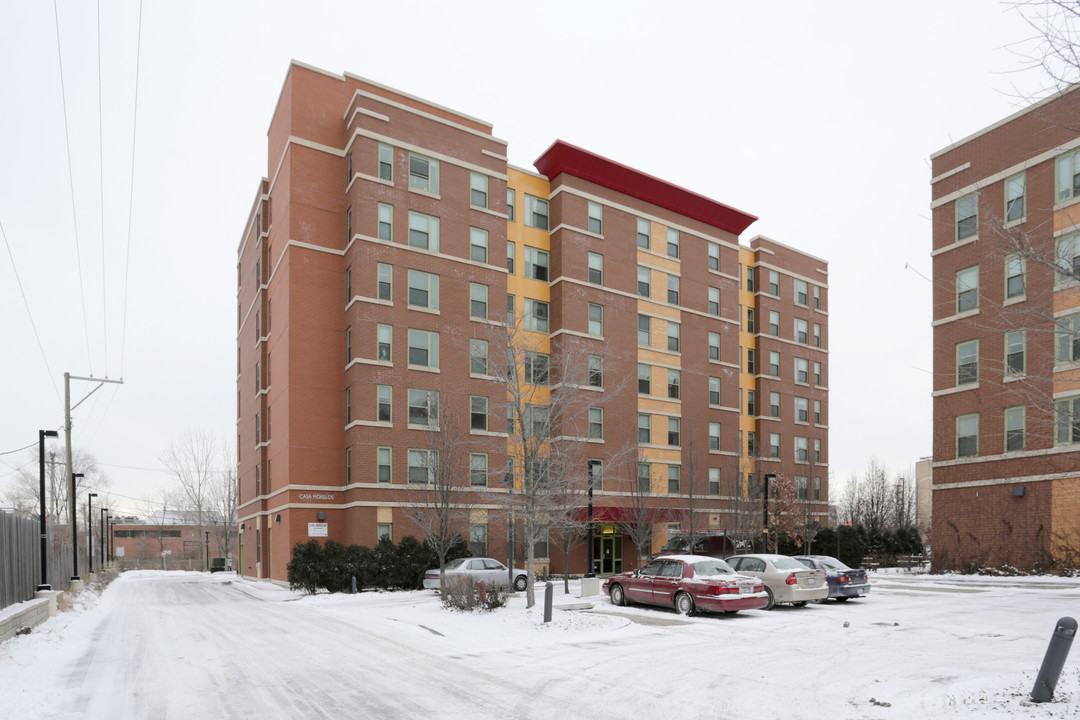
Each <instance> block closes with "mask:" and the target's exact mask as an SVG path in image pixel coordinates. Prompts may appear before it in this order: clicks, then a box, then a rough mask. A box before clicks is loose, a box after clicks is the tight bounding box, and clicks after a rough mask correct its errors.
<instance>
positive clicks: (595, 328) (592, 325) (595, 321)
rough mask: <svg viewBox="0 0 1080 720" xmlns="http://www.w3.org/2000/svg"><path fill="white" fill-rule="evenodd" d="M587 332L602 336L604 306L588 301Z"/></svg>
mask: <svg viewBox="0 0 1080 720" xmlns="http://www.w3.org/2000/svg"><path fill="white" fill-rule="evenodd" d="M589 334H590V335H595V336H597V337H603V336H604V306H603V305H597V304H596V303H589Z"/></svg>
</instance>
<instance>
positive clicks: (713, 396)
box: [709, 377, 720, 405]
mask: <svg viewBox="0 0 1080 720" xmlns="http://www.w3.org/2000/svg"><path fill="white" fill-rule="evenodd" d="M709 404H710V405H719V404H720V378H718V377H711V378H709Z"/></svg>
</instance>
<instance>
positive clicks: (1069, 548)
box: [1050, 478, 1080, 562]
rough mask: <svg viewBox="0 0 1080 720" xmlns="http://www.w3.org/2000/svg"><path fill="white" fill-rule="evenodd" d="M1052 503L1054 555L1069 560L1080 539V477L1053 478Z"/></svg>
mask: <svg viewBox="0 0 1080 720" xmlns="http://www.w3.org/2000/svg"><path fill="white" fill-rule="evenodd" d="M1052 483H1053V484H1052V486H1051V493H1053V500H1052V501H1051V503H1050V508H1051V510H1050V518H1051V519H1050V522H1051V527H1052V531H1051V533H1050V537H1051V538H1052V543H1053V550H1052V552H1053V555H1054V558H1055V559H1056V560H1058V561H1064V562H1069V560H1070V558H1069V557H1068V556H1069V555H1074V554H1075V551H1076V548H1077V547H1078V541H1080V530H1078V529H1077V527H1076V516H1077V513H1080V479H1078V478H1064V479H1061V480H1053V481H1052Z"/></svg>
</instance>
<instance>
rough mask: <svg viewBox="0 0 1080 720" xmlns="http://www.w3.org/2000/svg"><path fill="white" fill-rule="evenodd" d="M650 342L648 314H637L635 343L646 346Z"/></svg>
mask: <svg viewBox="0 0 1080 720" xmlns="http://www.w3.org/2000/svg"><path fill="white" fill-rule="evenodd" d="M650 342H651V327H650V323H649V316H648V315H638V316H637V344H638V345H643V346H645V347H648V345H649V343H650Z"/></svg>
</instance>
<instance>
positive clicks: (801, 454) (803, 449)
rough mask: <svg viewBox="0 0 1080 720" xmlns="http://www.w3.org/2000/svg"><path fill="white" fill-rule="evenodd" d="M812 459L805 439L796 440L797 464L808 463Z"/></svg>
mask: <svg viewBox="0 0 1080 720" xmlns="http://www.w3.org/2000/svg"><path fill="white" fill-rule="evenodd" d="M809 459H810V449H809V447H808V441H807V439H806V438H804V437H796V438H795V462H807V461H808V460H809Z"/></svg>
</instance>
